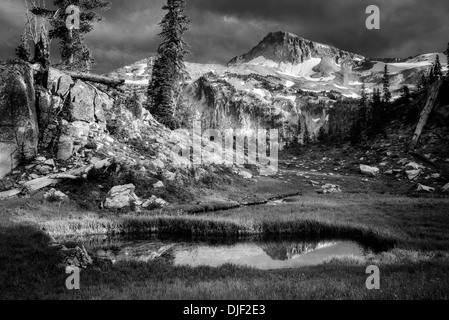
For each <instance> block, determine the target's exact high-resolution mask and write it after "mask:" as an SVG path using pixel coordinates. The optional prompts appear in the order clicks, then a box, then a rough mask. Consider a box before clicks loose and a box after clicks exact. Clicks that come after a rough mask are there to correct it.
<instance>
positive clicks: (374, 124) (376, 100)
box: [368, 89, 384, 135]
mask: <svg viewBox="0 0 449 320" xmlns="http://www.w3.org/2000/svg"><path fill="white" fill-rule="evenodd" d="M383 116H384V102H383V101H382V97H381V93H380V89H374V90H373V100H372V102H371V110H370V115H369V124H370V125H369V130H368V131H369V133H370V134H371V135H375V134H377V133H379V132H380V130H381V128H382V118H383Z"/></svg>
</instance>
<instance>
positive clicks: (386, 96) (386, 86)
mask: <svg viewBox="0 0 449 320" xmlns="http://www.w3.org/2000/svg"><path fill="white" fill-rule="evenodd" d="M382 83H383V102H384V103H385V104H389V103H390V101H391V92H390V75H389V73H388V66H387V65H386V64H385V68H384V76H383V78H382Z"/></svg>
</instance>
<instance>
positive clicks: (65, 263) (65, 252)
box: [51, 243, 93, 269]
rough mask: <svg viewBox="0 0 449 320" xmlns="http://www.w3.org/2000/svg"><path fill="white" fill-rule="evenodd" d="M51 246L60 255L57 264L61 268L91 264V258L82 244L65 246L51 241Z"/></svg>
mask: <svg viewBox="0 0 449 320" xmlns="http://www.w3.org/2000/svg"><path fill="white" fill-rule="evenodd" d="M51 247H53V248H55V249H56V250H57V251H58V253H59V254H60V255H61V263H60V264H59V266H60V267H62V268H67V267H77V268H80V269H85V268H87V267H88V266H90V265H92V264H93V260H92V258H91V257H90V255H89V254H88V253H87V250H86V248H85V247H84V246H81V247H75V248H67V247H66V246H64V245H62V244H59V243H52V244H51Z"/></svg>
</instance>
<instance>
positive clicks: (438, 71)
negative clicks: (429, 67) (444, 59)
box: [433, 54, 443, 80]
mask: <svg viewBox="0 0 449 320" xmlns="http://www.w3.org/2000/svg"><path fill="white" fill-rule="evenodd" d="M433 75H434V76H435V80H440V79H441V78H443V68H442V67H441V62H440V56H439V55H438V54H437V57H436V59H435V64H434V67H433Z"/></svg>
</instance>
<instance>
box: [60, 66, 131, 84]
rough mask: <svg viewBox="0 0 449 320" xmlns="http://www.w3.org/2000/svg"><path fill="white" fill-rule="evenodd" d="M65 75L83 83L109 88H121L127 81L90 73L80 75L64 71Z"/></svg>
mask: <svg viewBox="0 0 449 320" xmlns="http://www.w3.org/2000/svg"><path fill="white" fill-rule="evenodd" d="M64 73H66V74H68V75H69V76H71V77H72V78H74V79H79V80H83V81H90V82H95V83H101V84H105V85H108V86H113V87H117V86H121V85H123V84H124V83H125V79H112V78H108V77H103V76H99V75H96V74H90V73H78V72H72V71H66V70H64Z"/></svg>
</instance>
